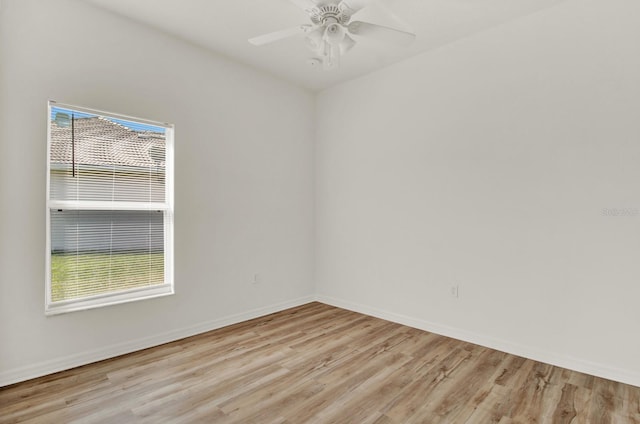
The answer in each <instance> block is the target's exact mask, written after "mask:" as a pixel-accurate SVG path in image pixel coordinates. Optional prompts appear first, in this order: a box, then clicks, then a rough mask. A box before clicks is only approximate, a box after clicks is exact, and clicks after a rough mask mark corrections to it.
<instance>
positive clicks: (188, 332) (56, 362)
mask: <svg viewBox="0 0 640 424" xmlns="http://www.w3.org/2000/svg"><path fill="white" fill-rule="evenodd" d="M314 300H315V296H305V297H301V298H298V299H292V300H289V301H286V302H281V303H277V304H273V305H269V306H265V307H262V308H257V309H253V310H250V311H247V312H243V313H239V314H234V315H229V316H226V317H223V318H219V319H216V320H213V321H208V322H203V323H200V324H196V325H193V326H190V327H186V328H180V329H177V330H172V331H168V332H166V333H162V334H157V335H154V336H150V337H145V338H142V339H137V340H131V341H128V342H124V343H118V344H114V345H110V346H105V347H104V348H101V349H95V350H90V351H85V352H80V353H76V354H74V355H69V356H65V357H62V358H54V359H51V360H48V361H43V362H39V363H36V364H33V365H28V366H25V367H20V368H16V369H12V370H9V371H4V372H1V373H0V387H3V386H8V385H9V384H14V383H18V382H21V381H25V380H30V379H32V378H36V377H41V376H43V375H47V374H52V373H55V372H58V371H64V370H68V369H71V368H75V367H78V366H81V365H86V364H90V363H92V362H97V361H102V360H104V359H109V358H113V357H115V356H119V355H124V354H127V353H131V352H135V351H137V350H141V349H147V348H150V347H153V346H158V345H161V344H164V343H169V342H172V341H175V340H180V339H183V338H185V337H190V336H194V335H196V334H201V333H205V332H207V331H211V330H215V329H218V328H222V327H225V326H227V325H231V324H237V323H239V322H242V321H247V320H250V319H253V318H258V317H261V316H264V315H268V314H272V313H274V312H279V311H283V310H285V309H288V308H293V307H296V306H300V305H304V304H305V303H309V302H313V301H314Z"/></svg>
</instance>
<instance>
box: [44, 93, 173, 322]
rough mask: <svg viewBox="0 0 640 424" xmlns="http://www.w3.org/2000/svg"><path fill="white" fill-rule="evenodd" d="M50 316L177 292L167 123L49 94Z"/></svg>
mask: <svg viewBox="0 0 640 424" xmlns="http://www.w3.org/2000/svg"><path fill="white" fill-rule="evenodd" d="M47 150H48V161H47V165H48V170H47V287H46V288H47V290H46V308H45V312H46V313H47V314H56V313H63V312H70V311H75V310H81V309H88V308H94V307H99V306H105V305H111V304H115V303H122V302H129V301H133V300H140V299H148V298H151V297H157V296H163V295H168V294H172V293H173V270H172V268H173V242H172V234H173V126H172V125H168V124H163V123H158V122H151V121H146V120H142V119H137V118H130V117H125V116H119V115H115V114H110V113H104V112H99V111H95V110H91V109H86V108H80V107H76V106H69V105H63V104H60V103H56V102H53V101H51V102H49V125H48V148H47Z"/></svg>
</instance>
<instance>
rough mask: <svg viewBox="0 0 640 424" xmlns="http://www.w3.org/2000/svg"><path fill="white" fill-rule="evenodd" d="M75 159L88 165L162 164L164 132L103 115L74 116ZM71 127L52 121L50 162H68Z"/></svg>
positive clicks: (148, 165)
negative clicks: (129, 125)
mask: <svg viewBox="0 0 640 424" xmlns="http://www.w3.org/2000/svg"><path fill="white" fill-rule="evenodd" d="M74 142H75V143H74V144H75V163H76V164H82V165H89V166H98V167H103V166H118V167H140V168H157V167H164V157H165V156H164V155H165V137H164V134H160V133H156V132H151V131H142V132H141V131H134V130H131V129H129V128H127V127H125V126H123V125H120V124H118V123H116V122H112V121H109V120H108V119H105V118H102V117H97V116H96V117H90V118H76V119H75V120H74ZM71 161H72V142H71V127H70V126H68V127H62V126H58V124H57V123H56V122H55V121H51V163H52V164H56V163H57V164H71Z"/></svg>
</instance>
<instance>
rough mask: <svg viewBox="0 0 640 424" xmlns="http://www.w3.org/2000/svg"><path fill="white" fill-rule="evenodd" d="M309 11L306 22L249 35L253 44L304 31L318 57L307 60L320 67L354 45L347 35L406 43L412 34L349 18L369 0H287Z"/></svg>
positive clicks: (334, 64) (332, 65) (334, 61)
mask: <svg viewBox="0 0 640 424" xmlns="http://www.w3.org/2000/svg"><path fill="white" fill-rule="evenodd" d="M290 1H291V2H292V3H294V4H295V5H297V6H298V7H300V8H302V9H303V10H304V11H305V12H307V13H308V14H309V18H310V20H311V23H310V24H303V25H298V26H295V27H293V28H288V29H284V30H281V31H276V32H271V33H269V34H264V35H260V36H258V37H254V38H250V39H249V42H250V43H251V44H253V45H255V46H262V45H265V44H269V43H273V42H275V41H279V40H282V39H285V38H289V37H293V36H296V35H300V34H305V35H306V37H305V39H306V42H307V46H308V47H309V48H310V49H311V50H312V51H313V52H314V53H315V54H316V55H317V56H318V57H319V58H318V59H312V60H311V62H309V63H311V64H312V65H313V64H319V63H320V62H321V63H322V64H323V67H324V69H326V70H330V69H333V68H336V67H337V66H338V65H339V63H340V56H341V55H343V54H345V53H347V52H348V51H349V50H351V49H352V48H353V47H354V46H355V45H356V40H355V39H353V38H352V37H351V36H352V35H354V36H356V38H357V37H359V36H360V37H368V38H371V39H375V40H378V41H383V42H388V43H392V44H400V45H406V44H410V43H411V42H412V41H413V40H414V39H415V37H416V35H415V34H413V33H410V32H406V31H402V30H399V29H395V28H390V27H386V26H382V25H377V24H372V23H369V22H362V21H352V20H351V16H353V14H355V13H356V12H358V11H359V10H361V9H363V8H365V7H366V6H368V5H369V4H370V1H371V0H290Z"/></svg>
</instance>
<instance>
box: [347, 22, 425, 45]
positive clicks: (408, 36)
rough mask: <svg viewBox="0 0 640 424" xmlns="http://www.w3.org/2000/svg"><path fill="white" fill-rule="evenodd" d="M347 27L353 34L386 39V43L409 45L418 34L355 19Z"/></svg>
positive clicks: (380, 39) (381, 39) (379, 39)
mask: <svg viewBox="0 0 640 424" xmlns="http://www.w3.org/2000/svg"><path fill="white" fill-rule="evenodd" d="M347 28H348V30H349V32H350V33H351V34H355V35H360V36H362V37H369V38H373V39H374V40H378V41H384V42H385V43H393V44H402V45H407V44H411V43H412V42H413V40H415V39H416V35H415V34H412V33H410V32H405V31H401V30H399V29H395V28H389V27H386V26H382V25H377V24H372V23H369V22H362V21H353V22H351V23H350V24H349V26H348V27H347Z"/></svg>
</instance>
